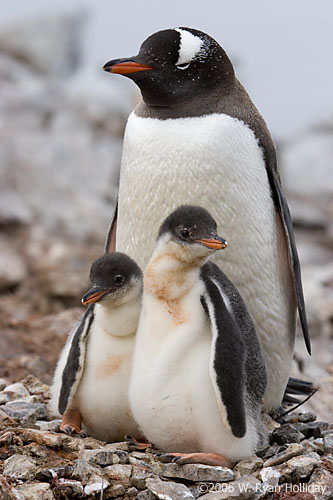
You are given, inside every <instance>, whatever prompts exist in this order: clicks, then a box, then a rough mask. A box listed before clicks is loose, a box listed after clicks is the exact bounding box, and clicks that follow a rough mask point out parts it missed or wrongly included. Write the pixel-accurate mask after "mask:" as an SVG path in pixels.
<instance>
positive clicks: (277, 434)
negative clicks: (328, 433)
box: [272, 424, 310, 444]
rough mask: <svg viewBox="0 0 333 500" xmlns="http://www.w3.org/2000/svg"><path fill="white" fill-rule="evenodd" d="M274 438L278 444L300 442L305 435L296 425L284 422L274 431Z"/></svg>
mask: <svg viewBox="0 0 333 500" xmlns="http://www.w3.org/2000/svg"><path fill="white" fill-rule="evenodd" d="M309 425H310V424H309ZM272 439H273V441H275V442H276V443H277V444H289V443H299V442H300V441H301V440H302V439H304V436H303V434H302V433H301V432H299V431H298V430H297V429H296V428H295V427H294V426H292V425H290V424H284V425H281V427H279V428H278V429H275V430H274V431H273V433H272Z"/></svg>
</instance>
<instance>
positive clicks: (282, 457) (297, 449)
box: [264, 443, 303, 467]
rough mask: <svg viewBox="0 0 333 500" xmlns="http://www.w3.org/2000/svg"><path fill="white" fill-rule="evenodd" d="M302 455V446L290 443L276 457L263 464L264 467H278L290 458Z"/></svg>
mask: <svg viewBox="0 0 333 500" xmlns="http://www.w3.org/2000/svg"><path fill="white" fill-rule="evenodd" d="M302 453H303V446H302V445H301V444H298V443H292V444H290V445H289V446H288V448H287V449H286V450H284V451H282V452H281V453H278V454H277V455H274V456H273V457H271V458H269V459H268V460H266V461H265V462H264V467H272V466H273V465H279V464H282V463H283V462H286V461H287V460H289V459H290V458H292V457H295V456H297V455H301V454H302Z"/></svg>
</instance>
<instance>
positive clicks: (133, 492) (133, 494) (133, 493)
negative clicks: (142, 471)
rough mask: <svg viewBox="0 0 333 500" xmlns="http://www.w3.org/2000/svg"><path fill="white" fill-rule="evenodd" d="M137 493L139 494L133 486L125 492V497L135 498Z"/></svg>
mask: <svg viewBox="0 0 333 500" xmlns="http://www.w3.org/2000/svg"><path fill="white" fill-rule="evenodd" d="M138 493H139V490H137V489H136V488H135V487H134V486H132V487H131V488H128V490H127V496H129V497H135V498H136V496H137V495H138Z"/></svg>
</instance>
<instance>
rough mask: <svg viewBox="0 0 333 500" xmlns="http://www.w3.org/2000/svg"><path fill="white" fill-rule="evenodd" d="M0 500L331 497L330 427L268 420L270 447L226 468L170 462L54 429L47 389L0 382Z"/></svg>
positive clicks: (305, 420) (29, 382)
mask: <svg viewBox="0 0 333 500" xmlns="http://www.w3.org/2000/svg"><path fill="white" fill-rule="evenodd" d="M0 387H1V389H2V391H1V392H0V498H1V499H3V500H41V499H43V500H60V499H64V500H65V499H69V498H78V499H80V498H82V499H84V498H87V499H96V500H97V499H105V500H106V499H108V498H124V499H130V498H138V499H140V500H153V499H158V498H159V499H161V500H162V499H163V500H168V499H171V500H181V499H191V498H193V499H195V498H200V499H202V500H227V499H233V498H240V499H243V500H246V499H251V500H255V499H258V500H259V499H270V500H277V499H281V500H285V499H289V498H294V499H299V500H301V499H302V500H324V499H325V500H328V499H331V498H333V424H330V425H329V424H328V423H326V422H320V421H317V420H316V416H315V415H314V414H313V413H310V412H308V413H291V414H289V415H286V416H285V417H284V418H283V420H282V422H281V424H278V423H276V422H274V421H270V422H268V424H269V426H270V428H271V432H270V442H269V444H267V446H265V447H264V448H262V449H261V450H259V451H258V453H257V455H256V456H253V457H250V458H248V459H247V460H242V461H241V462H238V463H237V464H236V465H235V467H234V468H233V469H232V470H231V469H229V468H226V467H212V466H207V465H201V464H186V465H178V464H177V463H174V462H170V461H168V457H165V456H163V455H160V453H159V451H158V450H155V449H153V448H149V449H148V450H147V451H145V452H142V451H137V450H136V449H135V446H134V445H133V442H131V441H130V440H128V441H124V442H122V443H112V444H106V443H104V442H101V441H97V440H96V439H93V438H92V437H86V438H81V437H73V436H67V435H66V434H63V433H61V432H59V424H60V420H57V419H55V418H54V417H53V416H52V415H51V414H50V413H49V410H48V402H49V397H50V395H49V388H48V386H47V385H45V384H43V383H42V382H40V381H39V380H38V379H37V378H35V377H33V376H31V375H30V376H27V377H26V378H25V379H23V380H22V381H21V382H18V383H15V384H11V385H7V386H6V383H5V382H4V381H0Z"/></svg>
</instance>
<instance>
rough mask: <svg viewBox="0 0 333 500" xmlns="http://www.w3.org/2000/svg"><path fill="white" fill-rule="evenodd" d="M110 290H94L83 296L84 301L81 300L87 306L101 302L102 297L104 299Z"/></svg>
mask: <svg viewBox="0 0 333 500" xmlns="http://www.w3.org/2000/svg"><path fill="white" fill-rule="evenodd" d="M109 291H110V290H96V291H95V290H94V288H92V289H91V290H89V292H87V293H86V294H85V295H83V297H82V299H81V302H82V304H83V305H85V306H86V305H87V304H93V303H94V302H98V301H99V300H101V298H102V297H104V295H105V294H106V293H108V292H109Z"/></svg>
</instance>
